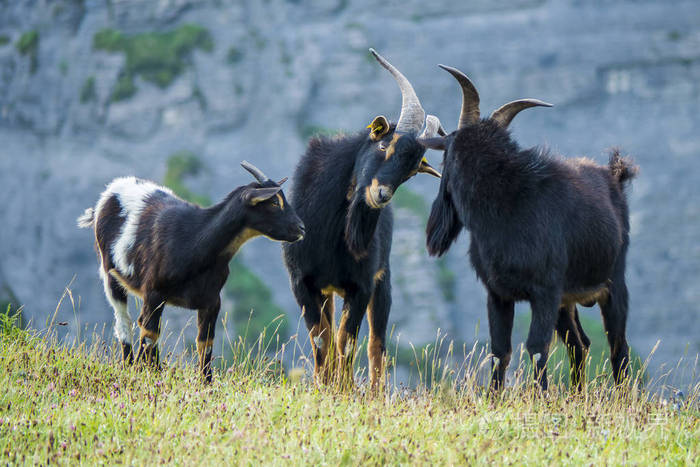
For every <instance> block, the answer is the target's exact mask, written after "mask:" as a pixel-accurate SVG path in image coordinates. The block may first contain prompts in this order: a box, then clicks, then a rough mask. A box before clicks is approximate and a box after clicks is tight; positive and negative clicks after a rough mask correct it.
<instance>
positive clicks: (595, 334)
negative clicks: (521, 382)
mask: <svg viewBox="0 0 700 467" xmlns="http://www.w3.org/2000/svg"><path fill="white" fill-rule="evenodd" d="M578 309H579V320H580V321H581V326H583V330H584V331H585V332H586V335H587V336H588V338H589V339H590V340H591V346H590V348H589V349H588V366H587V373H586V377H587V378H588V380H592V379H594V378H597V377H600V375H603V377H604V378H606V379H609V380H610V381H612V376H611V370H610V346H609V344H608V340H607V337H606V334H605V330H604V329H603V324H602V319H601V317H600V313H598V311H597V310H598V308H597V307H596V308H594V309H592V310H589V309H587V308H583V307H581V306H579V307H578ZM530 315H531V313H530V312H529V311H528V312H527V313H516V315H515V322H514V329H515V333H519V334H520V336H519V337H520V338H521V340H523V341H525V339H527V333H528V330H529V328H530ZM589 315H593V316H589ZM630 349H631V347H630ZM520 357H522V362H521V363H522V365H523V368H524V371H526V372H529V371H531V362H530V357H529V356H528V354H527V352H524V353H523V355H522V356H516V355H513V361H514V362H515V363H516V364H517V361H518V358H520ZM631 360H632V365H631V367H630V371H631V372H632V374H633V375H635V377H636V378H638V379H639V380H640V381H641V382H642V383H646V382H647V380H648V377H647V375H646V373H645V372H644V371H643V362H642V359H641V358H640V357H639V355H638V354H637V353H636V352H635V351H634V349H631ZM547 372H548V373H549V375H550V377H551V378H554V380H556V381H561V382H563V383H568V382H569V376H570V373H569V372H570V369H569V356H568V354H567V351H566V348H565V347H564V344H563V343H562V342H561V341H560V340H559V339H558V338H555V344H554V345H553V346H551V348H550V354H549V359H548V361H547Z"/></svg>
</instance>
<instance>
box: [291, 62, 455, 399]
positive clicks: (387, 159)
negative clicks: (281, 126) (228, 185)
mask: <svg viewBox="0 0 700 467" xmlns="http://www.w3.org/2000/svg"><path fill="white" fill-rule="evenodd" d="M370 51H371V52H372V53H373V54H374V56H375V58H376V59H377V60H378V61H379V63H380V64H382V66H384V67H385V68H386V69H387V70H389V72H391V74H392V75H393V76H394V78H395V79H396V81H397V83H398V84H399V87H400V88H401V94H402V102H403V105H402V109H401V115H400V117H399V121H398V123H397V124H396V125H395V126H393V125H390V124H389V122H388V121H387V119H386V118H385V117H383V116H379V117H376V118H375V119H374V120H373V121H372V123H371V124H370V125H368V128H369V129H370V130H369V131H363V132H361V133H358V134H356V135H353V136H343V137H335V138H313V139H312V140H311V141H310V143H309V146H308V149H307V151H306V153H305V154H304V155H303V156H302V158H301V160H300V161H299V164H298V166H297V168H296V171H295V173H294V177H293V183H294V186H293V190H292V195H291V201H292V205H293V206H294V208H295V209H296V210H297V212H298V213H299V217H301V218H302V220H303V221H304V223H305V224H306V227H307V233H306V237H305V239H304V240H303V241H301V242H297V243H295V244H288V245H284V247H283V250H284V259H285V263H286V265H287V268H288V270H289V275H290V281H291V286H292V291H293V292H294V295H295V297H296V300H297V303H298V304H299V306H300V307H301V308H302V312H303V314H304V318H305V321H306V326H307V328H308V330H309V338H310V340H311V346H312V349H313V353H314V364H315V375H316V379H317V381H325V382H328V381H330V379H331V377H332V372H333V370H332V367H333V362H332V360H333V356H332V355H331V356H327V354H328V353H329V351H331V352H332V351H333V350H332V349H334V348H335V349H336V351H337V357H338V366H337V368H338V380H339V381H340V382H341V383H344V382H345V381H346V380H347V378H348V376H350V375H351V369H352V361H353V357H354V350H355V341H356V338H357V333H358V331H359V329H360V325H361V323H362V318H363V316H364V314H365V311H367V313H368V314H369V317H368V322H369V346H368V349H367V350H368V355H369V373H370V380H371V384H372V387H374V388H376V387H377V386H378V383H380V381H381V377H382V376H383V354H384V351H385V344H384V342H385V334H386V325H387V320H388V317H389V309H390V307H391V282H390V270H389V253H390V250H391V235H392V229H393V215H392V212H391V208H390V207H389V206H388V203H389V202H390V201H391V197H392V196H393V193H394V191H395V190H396V189H397V188H398V187H399V185H401V184H402V183H403V182H405V181H406V180H408V179H409V178H411V177H412V176H413V175H415V174H416V173H418V172H423V173H429V174H432V175H434V176H437V177H439V176H440V174H439V173H438V172H436V171H435V169H433V168H432V167H430V165H429V164H428V163H427V161H426V160H425V158H424V157H423V154H424V153H425V148H423V146H421V145H420V144H418V143H417V142H416V137H417V135H418V132H419V131H420V130H421V128H423V121H424V119H425V112H424V111H423V108H422V107H421V105H420V102H419V100H418V97H417V96H416V93H415V91H414V90H413V87H412V86H411V84H410V83H409V82H408V80H407V79H406V78H405V77H404V76H403V75H402V74H401V73H400V72H399V71H398V70H396V69H395V68H394V67H393V66H392V65H391V64H390V63H388V62H387V61H386V60H384V58H382V57H381V56H379V55H378V54H377V53H376V52H375V51H374V50H372V49H370ZM439 130H440V123H439V120H438V119H437V118H436V117H434V116H432V115H429V116H428V118H427V119H426V125H425V129H424V131H423V133H422V135H423V136H432V135H434V134H435V132H436V131H439ZM443 134H444V133H443ZM334 293H337V294H338V295H340V296H341V297H343V299H344V305H343V313H342V317H341V320H340V324H339V326H338V333H337V336H336V338H335V344H334V338H333V318H334V306H333V294H334ZM350 383H351V380H350Z"/></svg>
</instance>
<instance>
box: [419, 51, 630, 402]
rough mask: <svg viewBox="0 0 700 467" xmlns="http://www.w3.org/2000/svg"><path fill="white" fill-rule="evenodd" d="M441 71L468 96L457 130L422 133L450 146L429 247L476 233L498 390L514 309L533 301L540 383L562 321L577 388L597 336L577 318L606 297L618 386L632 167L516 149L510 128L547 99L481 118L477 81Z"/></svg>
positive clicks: (614, 157) (474, 248)
mask: <svg viewBox="0 0 700 467" xmlns="http://www.w3.org/2000/svg"><path fill="white" fill-rule="evenodd" d="M441 66H442V65H441ZM443 68H445V69H446V70H447V71H449V72H450V73H451V74H452V75H453V76H454V77H455V78H456V79H457V80H458V81H459V83H460V84H461V86H462V92H463V102H462V112H461V116H460V120H459V126H458V128H457V130H456V131H455V132H453V133H451V134H449V135H447V136H446V137H444V138H432V139H428V140H424V141H423V144H424V145H426V146H427V147H430V148H433V149H442V150H444V151H445V154H444V170H443V177H442V180H441V183H440V191H439V193H438V196H437V198H436V200H435V202H434V203H433V206H432V211H431V213H430V218H429V221H428V226H427V246H428V251H429V252H430V254H431V255H442V254H443V253H445V251H447V249H448V248H449V247H450V245H451V244H452V242H453V241H454V240H455V239H456V237H457V235H458V234H459V232H460V231H461V230H462V228H466V229H467V230H469V232H470V235H471V243H470V246H469V256H470V259H471V263H472V266H473V267H474V269H475V270H476V273H477V276H478V277H479V279H480V280H481V281H482V282H483V283H484V286H485V287H486V289H487V292H488V317H489V330H490V332H491V346H492V352H493V356H494V359H493V361H492V365H493V379H492V384H493V386H494V387H496V388H498V387H501V386H502V384H503V382H504V377H505V370H506V367H507V366H508V363H509V362H510V357H511V331H512V328H513V308H514V303H515V302H516V301H520V300H527V301H529V302H530V306H531V308H532V322H531V324H530V331H529V334H528V337H527V342H526V347H527V350H528V352H529V353H530V356H531V357H532V359H533V361H534V366H535V375H536V377H537V379H538V382H539V384H540V386H541V387H542V388H543V389H546V388H547V373H546V362H547V354H548V351H549V345H550V341H551V340H552V335H553V333H554V330H555V329H556V330H557V333H558V335H559V337H560V338H561V339H562V341H564V342H565V343H566V344H567V346H568V348H569V355H570V361H571V368H572V383H574V384H577V385H578V386H579V388H580V387H581V386H582V384H583V382H584V378H585V372H584V365H585V358H586V353H587V351H588V347H589V345H590V341H589V339H588V337H587V336H586V334H585V333H584V331H583V328H582V327H581V323H580V322H579V319H578V310H577V309H576V304H577V303H579V304H582V305H584V306H593V305H594V304H596V303H598V304H599V305H600V307H601V310H602V314H603V322H604V325H605V330H606V332H607V335H608V341H609V343H610V349H611V361H612V368H613V375H614V377H615V381H616V382H618V383H619V382H621V381H622V379H623V378H624V376H625V374H626V366H627V364H628V362H629V352H628V346H627V341H626V338H625V324H626V320H627V304H628V294H627V286H626V285H625V256H626V253H627V247H628V244H629V214H628V208H627V201H626V197H625V193H624V186H625V182H626V181H628V180H630V179H631V178H632V177H634V175H635V173H636V167H635V166H634V165H633V164H631V162H630V161H629V160H627V159H624V158H621V157H620V155H619V154H618V152H617V151H614V152H613V153H612V154H611V156H610V163H609V165H608V166H601V165H598V164H595V163H594V162H592V161H591V160H588V159H562V158H559V157H552V156H550V155H549V154H548V153H547V152H545V151H543V150H540V149H537V148H532V149H520V148H519V147H518V145H517V144H516V143H515V141H513V139H512V138H511V136H510V134H509V132H508V131H507V127H508V124H509V123H510V121H511V120H512V119H513V117H514V116H515V115H516V114H517V113H518V112H520V111H521V110H523V109H526V108H528V107H532V106H542V105H544V106H549V104H546V103H544V102H541V101H537V100H534V99H525V100H519V101H515V102H511V103H509V104H506V105H504V106H503V107H501V108H500V109H498V110H496V111H495V112H494V113H493V114H492V115H491V116H490V117H489V118H488V119H483V120H482V119H480V117H479V95H478V93H477V91H476V89H475V88H474V86H473V85H472V83H471V81H469V79H468V78H467V77H466V76H465V75H464V74H462V73H461V72H460V71H458V70H456V69H454V68H449V67H443ZM419 142H420V140H419Z"/></svg>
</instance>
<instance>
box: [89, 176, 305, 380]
mask: <svg viewBox="0 0 700 467" xmlns="http://www.w3.org/2000/svg"><path fill="white" fill-rule="evenodd" d="M242 165H243V167H244V168H246V170H248V171H249V172H251V173H252V174H253V175H254V176H255V178H256V179H257V182H255V183H251V184H249V185H246V186H242V187H239V188H236V189H235V190H233V191H232V192H231V193H229V195H228V196H227V197H226V198H225V199H224V200H223V201H221V202H220V203H218V204H216V205H214V206H212V207H209V208H201V207H199V206H197V205H194V204H192V203H188V202H187V201H184V200H182V199H180V198H179V197H177V196H176V195H175V194H174V193H173V192H172V191H171V190H170V189H168V188H165V187H162V186H159V185H156V184H155V183H153V182H149V181H146V180H141V179H138V178H135V177H125V178H117V179H115V180H114V181H112V183H110V184H109V185H108V186H107V189H106V190H105V191H104V192H103V193H102V195H101V196H100V199H99V201H98V202H97V206H96V207H95V208H94V209H93V208H89V209H87V210H86V211H85V214H83V215H82V216H81V217H80V218H79V219H78V226H80V227H86V228H87V227H93V228H94V230H95V241H96V246H97V250H98V254H99V259H100V276H101V277H102V280H103V282H104V290H105V295H107V300H109V302H110V304H111V305H112V307H113V308H114V318H115V326H114V332H115V334H116V336H117V339H118V340H119V342H120V343H121V345H122V353H123V358H124V361H125V362H131V361H132V360H133V354H132V347H131V340H132V326H133V325H132V322H131V317H130V316H129V312H128V310H127V292H130V293H132V294H133V295H136V296H138V297H140V298H141V299H142V300H143V307H142V309H141V314H140V315H139V317H138V320H137V322H138V325H139V328H140V330H141V332H140V339H139V347H138V351H137V354H136V360H137V361H138V360H147V361H149V362H151V363H153V364H155V365H156V366H157V365H158V364H159V362H158V347H157V341H158V337H159V335H160V317H161V314H162V312H163V306H164V305H165V304H166V303H167V304H171V305H175V306H179V307H184V308H190V309H196V310H197V324H198V335H197V353H198V356H199V366H200V370H201V372H202V374H203V376H204V378H205V379H206V380H207V381H211V377H212V372H211V351H212V346H213V339H214V327H215V325H216V318H217V316H218V313H219V308H220V305H221V300H220V297H219V294H220V292H221V288H222V287H223V285H224V283H225V282H226V278H227V277H228V273H229V268H228V263H229V261H230V260H231V258H232V257H233V255H235V254H236V252H237V251H238V249H239V248H240V247H241V245H243V243H245V242H246V241H247V240H249V239H251V238H253V237H256V236H259V235H264V236H266V237H268V238H271V239H273V240H279V241H286V242H294V241H297V240H300V239H301V238H303V235H304V224H303V223H302V222H301V220H300V219H299V217H297V215H296V213H295V212H294V209H293V208H292V207H291V206H290V205H289V204H287V202H286V199H285V197H284V194H283V193H282V187H281V184H282V183H284V180H286V179H284V180H282V181H280V182H279V183H275V182H274V181H272V180H270V179H269V178H267V177H266V176H265V175H264V174H263V173H262V172H261V171H260V170H259V169H257V168H256V167H254V166H252V165H250V164H248V163H247V162H243V164H242Z"/></svg>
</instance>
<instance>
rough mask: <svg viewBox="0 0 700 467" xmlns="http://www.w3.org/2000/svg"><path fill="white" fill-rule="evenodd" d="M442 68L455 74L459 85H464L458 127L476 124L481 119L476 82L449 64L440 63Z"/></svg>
mask: <svg viewBox="0 0 700 467" xmlns="http://www.w3.org/2000/svg"><path fill="white" fill-rule="evenodd" d="M438 66H439V67H440V68H442V69H443V70H445V71H446V72H448V73H449V74H451V75H452V76H454V78H455V79H456V80H457V82H458V83H459V85H460V86H461V87H462V111H461V112H460V113H459V123H458V124H457V129H458V130H459V129H461V128H464V127H465V126H467V125H471V124H474V123H476V122H478V121H479V116H480V113H479V93H478V92H477V91H476V88H475V87H474V84H473V83H472V82H471V80H470V79H469V78H467V75H465V74H464V73H462V72H461V71H459V70H458V69H457V68H452V67H451V66H447V65H438Z"/></svg>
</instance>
